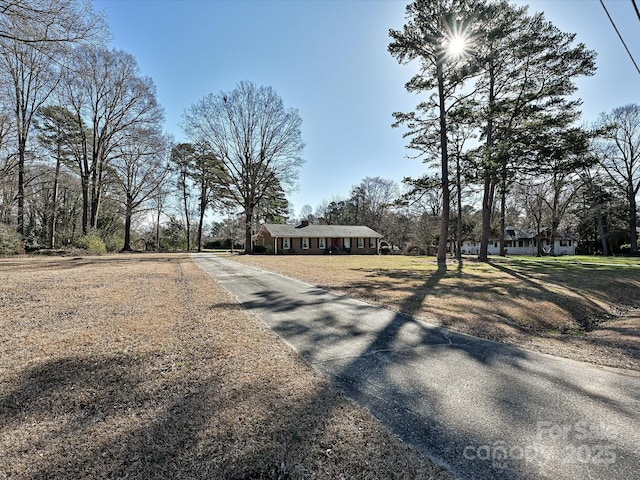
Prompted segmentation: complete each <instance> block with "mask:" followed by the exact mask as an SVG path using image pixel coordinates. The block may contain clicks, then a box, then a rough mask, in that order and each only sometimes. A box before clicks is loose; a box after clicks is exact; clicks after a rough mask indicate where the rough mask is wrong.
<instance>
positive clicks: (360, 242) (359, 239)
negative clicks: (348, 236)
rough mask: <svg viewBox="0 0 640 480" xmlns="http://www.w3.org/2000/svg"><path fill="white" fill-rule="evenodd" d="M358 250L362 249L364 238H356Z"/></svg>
mask: <svg viewBox="0 0 640 480" xmlns="http://www.w3.org/2000/svg"><path fill="white" fill-rule="evenodd" d="M358 248H364V238H362V237H358Z"/></svg>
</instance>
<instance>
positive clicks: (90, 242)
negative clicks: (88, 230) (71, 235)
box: [75, 235, 107, 255]
mask: <svg viewBox="0 0 640 480" xmlns="http://www.w3.org/2000/svg"><path fill="white" fill-rule="evenodd" d="M75 243H76V247H78V248H82V249H83V250H86V251H87V253H88V254H90V255H104V254H105V253H107V247H106V245H105V244H104V242H103V241H102V239H101V238H100V237H99V236H97V235H83V236H82V237H80V238H78V239H77V240H76V242H75Z"/></svg>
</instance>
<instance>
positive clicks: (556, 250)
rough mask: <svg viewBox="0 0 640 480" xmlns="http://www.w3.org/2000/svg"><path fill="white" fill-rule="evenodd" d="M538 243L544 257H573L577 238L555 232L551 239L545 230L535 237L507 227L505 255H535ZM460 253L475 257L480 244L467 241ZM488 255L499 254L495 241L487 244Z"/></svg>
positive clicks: (526, 232)
mask: <svg viewBox="0 0 640 480" xmlns="http://www.w3.org/2000/svg"><path fill="white" fill-rule="evenodd" d="M538 241H541V242H542V253H543V254H545V255H554V256H560V255H575V253H576V244H577V238H576V237H574V236H572V235H570V234H568V233H566V232H563V231H556V233H555V235H553V237H551V236H550V235H549V231H548V230H545V231H543V232H541V233H540V235H537V234H536V233H535V232H534V231H533V230H520V231H516V229H515V228H514V227H507V228H506V230H505V235H504V243H505V249H506V253H507V255H537V254H538ZM461 250H462V253H464V254H470V255H477V254H478V253H480V242H478V241H475V240H471V241H469V240H467V241H465V242H463V244H462V249H461ZM487 253H488V254H489V255H499V254H500V243H499V242H498V241H497V240H495V239H494V240H492V241H490V242H489V246H488V248H487Z"/></svg>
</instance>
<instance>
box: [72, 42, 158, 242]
mask: <svg viewBox="0 0 640 480" xmlns="http://www.w3.org/2000/svg"><path fill="white" fill-rule="evenodd" d="M72 68H73V71H76V72H82V74H81V75H80V74H77V75H74V76H72V77H70V78H69V79H68V81H67V83H66V85H65V95H66V97H65V98H66V103H67V104H68V105H69V108H70V109H71V110H72V111H73V112H74V114H75V116H76V118H77V121H78V125H80V126H82V132H83V136H82V139H81V142H80V144H79V148H76V151H75V156H76V164H77V167H78V172H79V174H80V177H81V179H82V184H83V185H82V187H83V198H84V207H83V218H82V229H83V232H85V233H86V231H87V226H88V225H90V226H91V227H92V228H97V226H98V212H99V210H100V202H101V199H102V193H103V191H104V187H105V174H106V171H107V168H108V166H109V162H110V161H111V159H112V157H113V149H114V148H116V147H117V146H118V145H119V142H120V141H121V140H122V141H124V143H125V144H126V143H127V140H126V137H127V135H129V134H130V132H131V131H132V130H145V129H154V128H156V127H157V125H159V124H160V123H161V122H162V119H163V111H162V108H161V107H160V105H159V104H158V102H157V99H156V89H155V85H154V83H153V81H152V80H151V79H150V78H148V77H143V76H141V75H140V73H139V69H138V64H137V62H136V60H135V59H134V58H133V56H131V55H130V54H128V53H126V52H123V51H120V50H107V49H104V48H95V47H86V48H82V49H78V50H77V51H76V55H75V56H74V58H73V63H72Z"/></svg>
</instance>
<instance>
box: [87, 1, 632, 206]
mask: <svg viewBox="0 0 640 480" xmlns="http://www.w3.org/2000/svg"><path fill="white" fill-rule="evenodd" d="M407 3H408V2H406V1H396V0H343V1H340V0H289V1H266V0H262V1H260V0H253V1H248V0H247V1H244V0H237V1H223V0H94V5H95V8H96V9H97V10H99V11H104V12H106V14H107V19H108V23H109V25H110V28H111V31H112V34H113V37H114V38H113V42H112V46H114V47H116V48H119V49H122V50H125V51H127V52H129V53H131V54H132V55H133V56H134V57H135V58H136V59H137V61H138V63H139V65H140V69H141V72H142V74H144V75H147V76H150V77H152V78H153V80H154V82H155V84H156V86H157V90H158V97H159V101H160V102H161V103H162V105H163V106H164V108H165V113H166V125H165V128H166V131H167V132H168V133H170V134H172V135H173V136H174V137H175V139H176V140H177V141H184V140H185V137H184V134H183V133H182V130H181V129H180V126H179V125H180V122H181V117H182V114H183V113H184V111H185V109H186V108H188V107H189V106H190V105H192V104H193V103H195V102H196V101H198V100H199V99H200V98H202V97H203V96H204V95H206V94H208V93H219V92H221V91H229V90H232V89H233V88H234V87H235V86H236V84H237V83H238V82H240V81H241V80H249V81H252V82H253V83H255V84H257V85H265V86H271V87H273V88H274V89H275V90H276V91H277V92H278V94H279V95H280V96H281V97H282V99H283V101H284V103H285V106H286V107H288V108H289V107H290V108H296V109H297V110H298V111H299V113H300V116H301V117H302V121H303V126H302V134H303V138H304V141H305V143H306V148H305V152H304V158H305V160H306V163H305V165H304V167H303V168H302V170H301V171H300V178H299V188H298V191H296V192H292V193H290V194H289V195H288V197H289V200H290V202H291V203H292V204H293V206H294V209H295V212H296V213H297V212H299V211H300V209H301V208H302V207H303V206H304V205H305V204H309V205H311V206H312V207H313V208H314V209H315V207H316V206H317V205H318V204H319V203H320V202H321V201H323V200H331V199H333V198H334V197H336V196H339V197H343V198H344V197H346V196H347V195H348V194H349V192H350V190H351V187H352V186H353V185H356V184H358V183H359V182H360V181H361V180H362V179H363V178H364V177H367V176H381V177H383V178H391V179H394V180H397V181H400V180H402V178H403V177H405V176H418V175H421V174H422V173H424V172H425V168H426V167H425V165H423V164H422V163H421V162H420V161H418V160H412V159H410V158H407V156H408V155H410V154H411V152H410V151H409V150H407V149H406V148H405V144H406V141H405V139H403V138H402V130H399V129H392V128H391V123H392V122H393V117H392V113H393V112H394V111H411V110H413V108H414V106H415V105H416V103H418V101H419V100H420V97H417V96H414V95H409V94H407V93H406V92H405V91H404V84H405V82H406V81H407V80H408V79H409V78H410V77H411V76H412V75H413V74H414V71H413V70H412V68H411V67H410V66H402V65H399V64H398V63H397V62H396V61H395V60H394V59H393V58H392V57H391V56H390V55H389V53H388V52H387V46H388V44H389V36H388V31H389V28H395V29H400V28H402V25H403V24H404V11H405V6H406V4H407ZM513 3H517V4H528V5H530V11H532V12H533V11H544V12H545V14H546V17H547V18H548V19H549V20H551V21H552V22H553V23H554V24H555V25H556V26H557V27H559V28H560V29H562V30H564V31H566V32H573V33H576V34H577V41H579V42H583V43H585V44H586V45H587V47H588V48H590V49H592V50H595V51H596V52H598V59H597V64H598V72H597V73H596V75H595V76H594V77H591V78H588V79H583V80H580V81H579V83H578V86H579V96H580V97H581V98H582V99H583V101H584V105H583V112H584V120H585V121H593V120H595V119H596V118H597V116H598V114H599V113H601V112H604V111H609V110H611V109H612V108H615V107H617V106H621V105H625V104H628V103H640V75H639V74H638V72H637V71H636V70H635V67H634V66H633V64H632V63H631V60H630V59H629V57H628V56H627V53H626V52H625V50H624V47H623V46H622V44H621V43H620V41H619V39H618V37H617V35H616V33H615V31H614V29H613V27H612V26H611V24H610V23H609V20H608V19H607V17H606V15H605V12H604V10H603V9H602V6H601V5H600V2H599V1H598V0H530V1H513ZM605 5H606V6H607V8H608V9H609V12H610V13H611V15H612V17H613V18H614V21H615V22H616V24H617V26H618V28H619V29H620V31H621V33H622V35H623V36H624V39H625V41H626V42H627V45H628V46H629V48H630V50H631V52H632V54H633V55H634V57H635V59H636V61H637V62H640V35H639V34H638V33H639V32H640V20H639V19H638V18H637V16H636V14H635V11H634V9H633V5H632V3H631V0H605Z"/></svg>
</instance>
